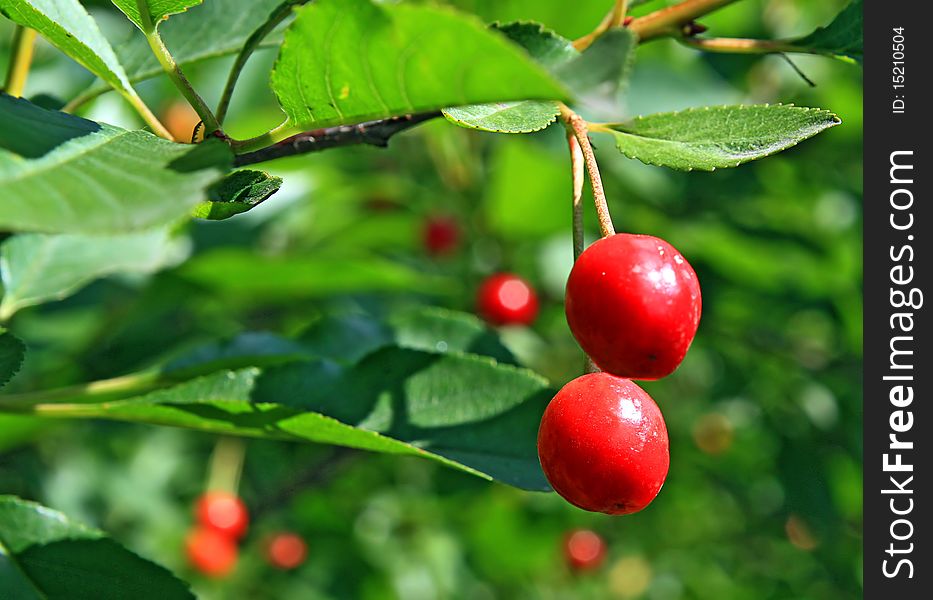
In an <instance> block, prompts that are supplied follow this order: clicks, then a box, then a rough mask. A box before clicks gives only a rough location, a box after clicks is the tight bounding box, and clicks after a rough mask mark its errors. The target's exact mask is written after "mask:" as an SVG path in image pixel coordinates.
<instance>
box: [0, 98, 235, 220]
mask: <svg viewBox="0 0 933 600" xmlns="http://www.w3.org/2000/svg"><path fill="white" fill-rule="evenodd" d="M0 121H2V122H3V123H4V127H3V128H2V129H0V186H2V188H3V202H2V203H0V228H2V229H7V230H14V231H43V232H50V233H115V232H124V231H131V230H139V229H144V228H149V227H153V226H157V225H163V224H167V223H170V222H172V221H175V220H177V219H179V218H182V217H184V216H186V215H187V214H188V213H189V211H190V210H191V208H192V207H193V206H194V205H195V204H197V203H198V202H199V201H200V200H203V199H205V197H206V192H205V190H206V188H207V187H208V186H209V185H210V184H211V183H213V182H214V181H215V180H217V179H218V178H219V177H220V175H221V174H222V173H223V172H225V171H226V170H227V169H228V168H229V165H230V162H231V160H232V155H231V153H230V150H229V148H228V147H227V146H226V144H224V143H223V142H221V141H219V140H216V141H215V140H209V141H208V142H205V143H203V144H198V145H196V146H191V145H189V144H175V143H172V142H168V141H165V140H162V139H160V138H157V137H155V136H154V135H151V134H149V133H146V132H144V131H126V130H123V129H119V128H117V127H112V126H110V125H104V124H98V123H95V122H93V121H88V120H85V119H81V118H79V117H75V116H73V115H67V114H64V113H60V112H54V111H48V110H45V109H41V108H39V107H37V106H35V105H33V104H30V103H29V102H27V101H25V100H22V99H14V98H11V97H10V96H7V95H0Z"/></svg>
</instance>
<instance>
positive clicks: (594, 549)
mask: <svg viewBox="0 0 933 600" xmlns="http://www.w3.org/2000/svg"><path fill="white" fill-rule="evenodd" d="M605 558H606V542H604V541H603V538H602V537H600V535H599V534H598V533H596V532H595V531H590V530H589V529H574V530H573V531H570V532H569V533H568V534H567V535H566V537H565V538H564V559H565V560H566V561H567V565H568V566H569V567H570V568H571V569H573V570H574V571H592V570H594V569H597V568H599V566H600V565H602V564H603V560H604V559H605Z"/></svg>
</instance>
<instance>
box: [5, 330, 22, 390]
mask: <svg viewBox="0 0 933 600" xmlns="http://www.w3.org/2000/svg"><path fill="white" fill-rule="evenodd" d="M25 357H26V345H25V344H23V342H22V340H20V339H19V338H18V337H16V336H15V335H13V334H12V333H10V332H9V331H7V330H6V329H4V328H3V327H0V387H3V386H5V385H6V384H7V383H9V381H10V379H12V378H13V376H14V375H16V374H17V373H18V372H19V369H20V367H22V366H23V359H24V358H25Z"/></svg>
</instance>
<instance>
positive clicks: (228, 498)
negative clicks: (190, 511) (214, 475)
mask: <svg viewBox="0 0 933 600" xmlns="http://www.w3.org/2000/svg"><path fill="white" fill-rule="evenodd" d="M195 515H196V516H197V519H198V523H200V524H201V525H202V526H203V527H206V528H210V529H213V530H215V531H218V532H220V533H222V534H224V535H226V536H228V537H230V538H232V539H234V540H236V539H239V538H241V537H243V535H244V534H246V530H247V528H248V527H249V512H248V511H247V510H246V505H244V504H243V501H242V500H240V498H239V497H237V496H236V494H231V493H229V492H221V491H211V492H207V493H205V494H203V495H202V496H201V497H200V498H198V501H197V504H195Z"/></svg>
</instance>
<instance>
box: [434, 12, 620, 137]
mask: <svg viewBox="0 0 933 600" xmlns="http://www.w3.org/2000/svg"><path fill="white" fill-rule="evenodd" d="M496 28H497V29H498V30H499V31H501V32H502V33H504V34H505V35H506V36H508V37H509V39H511V40H512V41H513V42H515V43H517V44H518V45H520V46H522V47H523V48H524V49H525V50H526V51H527V52H528V54H529V55H530V56H531V57H532V58H533V59H534V60H535V61H536V62H537V63H538V64H540V65H541V66H543V67H545V68H546V69H548V70H549V71H550V72H551V73H552V74H553V75H554V76H555V77H557V78H558V79H559V80H560V81H562V82H563V83H565V84H566V85H567V87H568V88H569V89H572V90H574V91H575V92H578V93H579V92H583V91H586V90H589V89H592V88H595V87H598V86H600V85H602V84H605V83H609V84H610V85H611V86H612V87H613V90H615V89H617V88H618V86H619V85H620V84H621V83H622V82H623V81H624V80H625V78H626V77H627V76H628V72H629V71H630V69H631V64H632V62H633V59H634V56H635V53H634V52H633V50H634V48H635V45H636V43H637V39H636V36H635V35H634V34H633V33H632V32H631V31H629V30H627V29H613V30H611V31H608V32H606V33H605V34H604V35H602V36H601V37H599V38H598V39H597V40H596V42H595V43H593V45H591V46H590V47H589V48H587V49H586V51H584V52H583V53H582V54H581V53H580V52H578V51H577V50H576V49H575V48H574V47H573V43H572V42H571V41H570V40H567V39H565V38H563V37H561V36H559V35H557V34H556V33H554V32H553V31H551V30H549V29H546V28H545V27H544V26H543V25H540V24H538V23H531V22H516V23H507V24H505V25H496ZM559 113H560V109H559V107H558V105H557V103H556V102H541V101H534V100H524V101H519V102H500V103H495V104H479V105H469V106H460V107H456V108H447V109H444V116H445V117H447V119H448V120H449V121H451V122H453V123H455V124H457V125H460V126H461V127H466V128H468V129H478V130H480V131H489V132H492V133H531V132H534V131H540V130H542V129H544V128H546V127H547V126H548V125H550V124H551V123H553V122H554V121H555V120H556V119H557V115H558V114H559Z"/></svg>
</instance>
